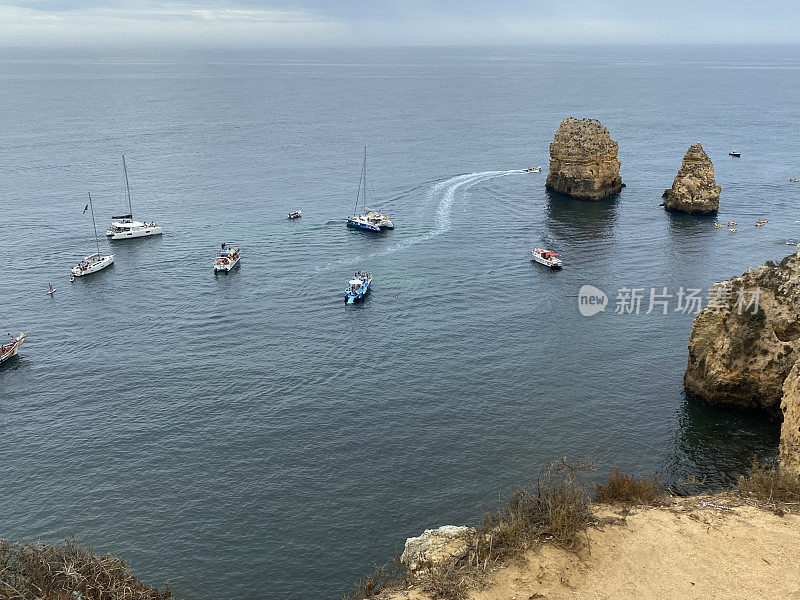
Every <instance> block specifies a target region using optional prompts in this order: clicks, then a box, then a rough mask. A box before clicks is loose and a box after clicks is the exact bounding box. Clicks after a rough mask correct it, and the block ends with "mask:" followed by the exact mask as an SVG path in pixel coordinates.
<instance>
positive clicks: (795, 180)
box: [789, 177, 800, 183]
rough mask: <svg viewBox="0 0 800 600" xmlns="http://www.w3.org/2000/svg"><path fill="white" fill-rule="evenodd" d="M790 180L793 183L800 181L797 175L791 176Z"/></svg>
mask: <svg viewBox="0 0 800 600" xmlns="http://www.w3.org/2000/svg"><path fill="white" fill-rule="evenodd" d="M789 181H791V182H792V183H797V182H798V181H800V179H797V178H796V177H790V178H789Z"/></svg>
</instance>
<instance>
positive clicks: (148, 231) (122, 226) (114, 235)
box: [106, 154, 163, 240]
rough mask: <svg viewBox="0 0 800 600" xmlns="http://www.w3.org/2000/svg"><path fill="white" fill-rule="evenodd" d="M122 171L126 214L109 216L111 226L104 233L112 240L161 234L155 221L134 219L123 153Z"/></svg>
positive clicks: (126, 166)
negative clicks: (126, 200) (126, 203)
mask: <svg viewBox="0 0 800 600" xmlns="http://www.w3.org/2000/svg"><path fill="white" fill-rule="evenodd" d="M122 171H123V172H124V173H125V192H126V194H127V197H128V214H126V215H120V216H118V217H111V227H109V228H108V229H107V230H106V235H107V236H108V237H110V238H111V239H112V240H127V239H129V238H138V237H148V236H151V235H161V233H162V232H163V230H162V229H161V227H160V226H158V225H156V222H155V221H149V222H147V221H134V219H133V207H132V206H131V186H130V184H129V183H128V165H127V164H126V163H125V155H124V154H123V155H122Z"/></svg>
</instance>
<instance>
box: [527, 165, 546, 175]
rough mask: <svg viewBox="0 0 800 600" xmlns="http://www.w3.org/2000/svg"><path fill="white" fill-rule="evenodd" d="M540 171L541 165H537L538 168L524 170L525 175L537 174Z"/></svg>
mask: <svg viewBox="0 0 800 600" xmlns="http://www.w3.org/2000/svg"><path fill="white" fill-rule="evenodd" d="M541 170H542V166H541V165H539V166H538V167H528V168H527V169H525V173H538V172H539V171H541Z"/></svg>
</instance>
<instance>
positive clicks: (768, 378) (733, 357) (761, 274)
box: [683, 252, 800, 414]
mask: <svg viewBox="0 0 800 600" xmlns="http://www.w3.org/2000/svg"><path fill="white" fill-rule="evenodd" d="M756 299H757V304H758V308H757V309H756V307H755V300H756ZM798 358H800V252H797V253H796V254H791V255H789V256H787V257H786V258H785V259H783V261H781V264H780V265H775V264H774V263H772V262H771V261H769V262H767V264H764V265H761V266H760V267H758V268H757V269H750V270H749V271H747V273H745V274H744V275H742V276H741V277H735V278H733V279H731V280H729V281H723V282H721V283H718V284H716V285H715V286H714V288H713V291H712V293H711V294H710V300H709V303H708V305H707V306H706V307H705V308H704V309H703V310H702V311H700V314H698V315H697V318H695V320H694V325H693V326H692V333H691V335H690V337H689V362H688V366H687V368H686V373H685V375H684V378H683V381H684V385H685V386H686V389H687V390H688V391H689V392H691V393H692V394H695V395H696V396H699V397H700V398H701V399H703V400H704V401H706V402H707V403H709V404H713V405H718V406H731V407H739V408H763V409H766V410H768V411H770V412H771V413H773V414H778V413H779V408H780V403H781V398H782V397H783V385H784V381H785V379H786V377H787V376H788V374H789V371H791V369H792V367H793V366H794V365H795V363H796V362H797V361H798Z"/></svg>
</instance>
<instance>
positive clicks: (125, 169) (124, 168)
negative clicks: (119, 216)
mask: <svg viewBox="0 0 800 600" xmlns="http://www.w3.org/2000/svg"><path fill="white" fill-rule="evenodd" d="M122 171H123V173H125V191H126V192H127V194H128V214H129V215H130V216H131V219H133V207H132V206H131V185H130V183H128V165H126V164H125V155H124V154H123V155H122Z"/></svg>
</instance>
